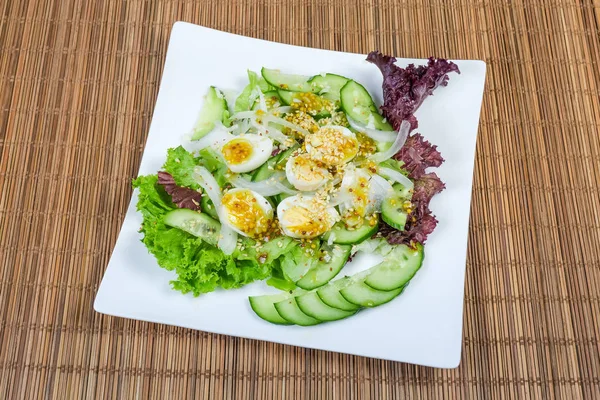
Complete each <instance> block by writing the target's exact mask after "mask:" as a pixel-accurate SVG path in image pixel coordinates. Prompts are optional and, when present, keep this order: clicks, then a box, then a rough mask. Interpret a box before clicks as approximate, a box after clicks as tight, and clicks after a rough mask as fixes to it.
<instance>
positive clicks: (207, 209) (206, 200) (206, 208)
mask: <svg viewBox="0 0 600 400" xmlns="http://www.w3.org/2000/svg"><path fill="white" fill-rule="evenodd" d="M200 207H201V208H202V212H203V213H205V214H208V215H209V216H210V217H211V218H213V219H215V220H217V221H218V220H219V215H218V214H217V209H216V208H215V205H214V204H213V202H212V200H211V199H210V197H208V196H206V195H204V196H202V200H201V201H200Z"/></svg>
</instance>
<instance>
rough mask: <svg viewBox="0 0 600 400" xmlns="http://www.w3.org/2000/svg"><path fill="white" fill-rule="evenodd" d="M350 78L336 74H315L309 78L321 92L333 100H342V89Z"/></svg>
mask: <svg viewBox="0 0 600 400" xmlns="http://www.w3.org/2000/svg"><path fill="white" fill-rule="evenodd" d="M348 80H349V79H348V78H345V77H343V76H341V75H336V74H329V73H327V74H325V75H315V76H313V77H312V78H310V79H309V80H308V82H309V83H310V84H311V85H312V86H316V87H317V88H318V89H319V94H320V95H321V96H323V97H324V98H326V99H328V100H332V101H339V100H340V90H341V89H342V87H343V86H344V85H345V84H346V83H347V82H348Z"/></svg>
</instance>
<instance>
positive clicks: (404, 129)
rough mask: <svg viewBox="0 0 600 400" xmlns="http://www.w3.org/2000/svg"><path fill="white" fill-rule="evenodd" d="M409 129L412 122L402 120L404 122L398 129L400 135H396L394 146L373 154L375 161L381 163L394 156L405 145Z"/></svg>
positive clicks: (372, 157)
mask: <svg viewBox="0 0 600 400" xmlns="http://www.w3.org/2000/svg"><path fill="white" fill-rule="evenodd" d="M409 130H410V122H408V121H406V120H404V121H402V123H401V124H400V129H399V130H398V135H397V136H396V139H395V140H394V143H392V146H391V147H390V148H389V149H387V150H386V151H382V152H380V153H375V154H373V155H372V156H371V159H372V160H373V161H375V162H376V163H380V162H383V161H385V160H388V159H390V158H392V157H393V156H394V154H396V153H397V152H398V151H400V149H401V148H402V146H404V143H406V138H407V137H408V131H409Z"/></svg>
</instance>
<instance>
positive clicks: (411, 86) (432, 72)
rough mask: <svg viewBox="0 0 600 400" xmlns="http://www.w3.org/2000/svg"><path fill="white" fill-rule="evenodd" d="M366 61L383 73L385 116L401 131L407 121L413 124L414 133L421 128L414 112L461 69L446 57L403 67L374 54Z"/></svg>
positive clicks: (379, 54) (383, 108)
mask: <svg viewBox="0 0 600 400" xmlns="http://www.w3.org/2000/svg"><path fill="white" fill-rule="evenodd" d="M367 61H369V62H371V63H373V64H375V65H376V66H377V67H379V69H380V70H381V73H382V74H383V105H382V106H381V110H382V111H383V115H384V116H385V117H386V118H387V120H388V121H390V122H391V124H392V125H393V126H394V129H396V130H397V129H399V128H400V124H401V123H402V121H404V120H408V121H409V122H410V123H411V130H412V129H416V128H417V126H418V122H417V119H416V118H415V116H414V113H415V111H417V109H418V108H419V107H420V106H421V104H423V101H424V100H425V98H427V96H431V95H432V94H433V91H434V90H435V89H436V88H437V87H438V86H446V85H447V84H448V73H450V72H456V73H459V74H460V71H459V69H458V66H457V65H456V64H454V63H453V62H451V61H448V60H445V59H443V58H433V57H431V58H429V60H428V61H427V65H419V66H415V65H414V64H409V65H408V66H407V67H406V68H400V67H398V66H397V65H396V64H394V63H395V62H396V58H394V57H390V56H385V55H383V54H381V53H380V52H378V51H372V52H371V53H369V55H368V56H367Z"/></svg>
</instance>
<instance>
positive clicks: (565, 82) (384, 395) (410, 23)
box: [0, 0, 600, 399]
mask: <svg viewBox="0 0 600 400" xmlns="http://www.w3.org/2000/svg"><path fill="white" fill-rule="evenodd" d="M177 20H184V21H189V22H194V23H197V24H201V25H204V26H208V27H212V28H216V29H221V30H226V31H230V32H234V33H239V34H244V35H248V36H252V37H258V38H263V39H268V40H274V41H279V42H285V43H291V44H297V45H305V46H311V47H320V48H326V49H334V50H342V51H351V52H362V53H366V52H368V51H370V50H372V49H381V50H382V51H384V52H386V53H392V54H398V55H402V56H407V57H427V56H429V55H439V56H445V57H448V58H457V59H461V58H476V59H482V60H485V61H486V62H487V63H488V77H487V83H486V85H487V86H486V93H485V96H484V104H483V109H482V116H481V125H480V130H479V141H478V147H477V159H476V166H475V182H474V189H473V204H472V218H471V230H470V236H469V254H468V266H467V278H466V298H465V314H464V343H463V358H462V363H461V366H460V367H459V368H458V369H456V370H435V369H430V368H422V367H416V366H412V365H406V364H401V363H394V362H386V361H379V360H374V359H367V358H361V357H354V356H345V355H339V354H333V353H328V352H322V351H314V350H305V349H300V348H293V347H288V346H283V345H275V344H270V343H263V342H257V341H252V340H244V339H237V338H231V337H225V336H220V335H213V334H207V333H202V332H196V331H191V330H187V329H180V328H174V327H169V326H163V325H156V324H149V323H141V322H136V321H131V320H124V319H119V318H110V317H106V316H102V315H100V314H97V313H95V312H94V311H93V309H92V303H93V298H94V295H95V292H96V289H97V288H98V284H99V282H100V280H101V277H102V274H103V272H104V268H105V266H106V264H107V262H108V259H109V256H110V252H111V250H112V247H113V245H114V243H115V241H116V238H117V234H118V231H119V229H120V225H121V222H122V220H123V217H124V212H125V209H126V205H127V204H128V202H129V199H130V195H131V188H130V179H131V178H132V177H134V176H135V175H136V172H137V168H138V166H139V163H140V158H141V155H142V150H143V147H144V143H145V138H146V134H147V132H148V127H149V123H150V119H151V116H152V110H153V107H154V102H155V99H156V95H157V91H158V83H159V80H160V77H161V71H162V67H163V63H164V59H165V53H166V50H167V41H168V37H169V33H170V29H171V26H172V24H173V22H175V21H177ZM599 24H600V1H598V0H580V1H576V0H547V1H542V0H531V1H529V0H527V1H526V0H515V1H507V0H305V1H302V2H300V1H294V0H205V1H189V0H180V1H170V0H159V1H148V0H129V1H118V2H117V1H115V2H108V1H106V2H103V1H83V0H68V1H58V0H45V1H36V0H29V1H27V0H3V1H0V398H10V399H22V398H28V399H29V398H31V399H40V398H56V399H83V398H86V399H100V398H119V399H121V398H122V399H129V398H148V397H151V398H160V399H167V398H173V399H185V398H198V399H219V398H230V399H250V398H260V399H275V398H277V399H309V398H315V399H317V398H318V399H326V398H327V399H349V398H364V399H395V398H405V397H406V398H414V399H442V398H444V399H454V398H460V399H526V398H537V399H593V398H596V399H598V398H600V378H599V376H600V342H599V338H600V194H599V189H600V134H599V129H598V128H599V126H600V102H599V94H600V70H599V63H600V28H599ZM407 329H410V327H407Z"/></svg>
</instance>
